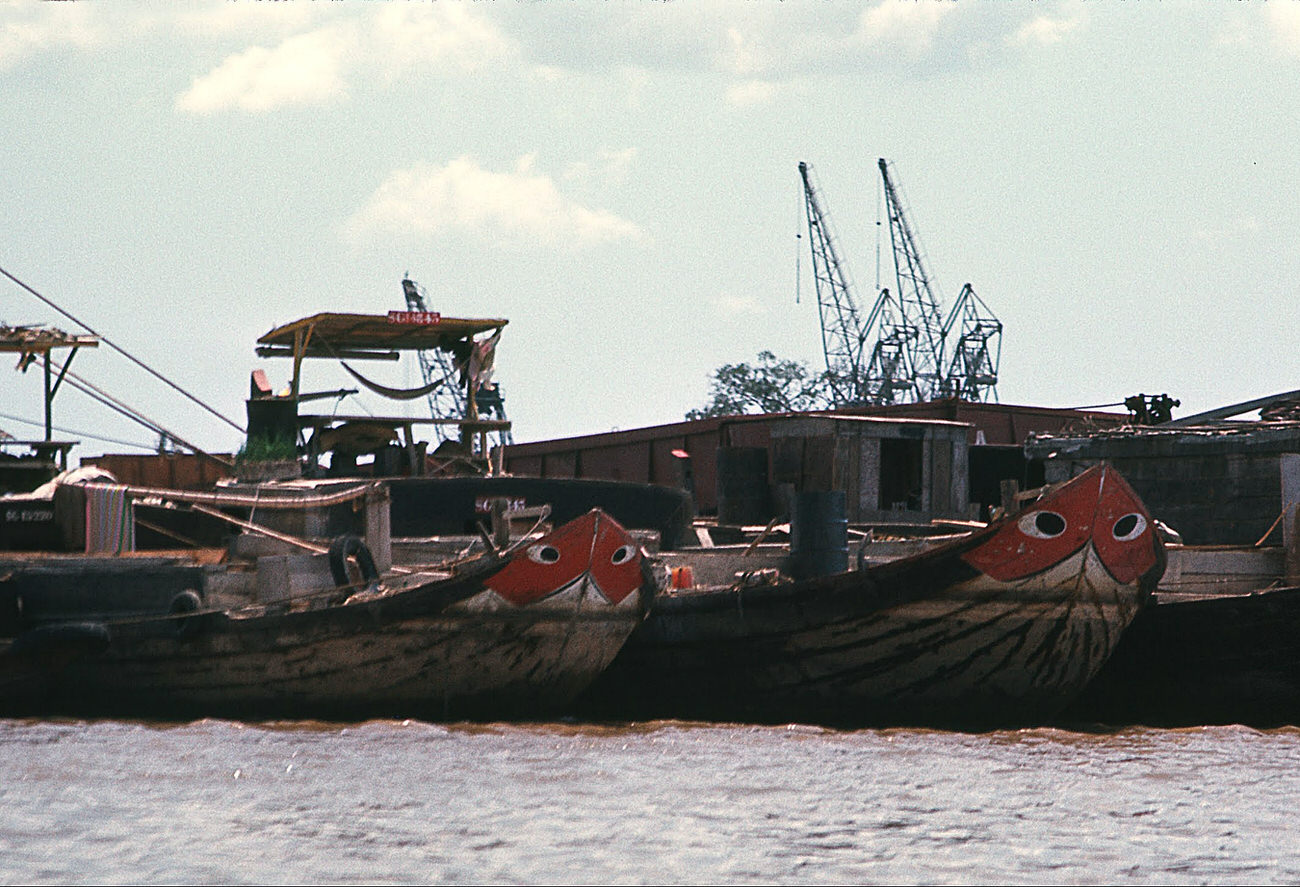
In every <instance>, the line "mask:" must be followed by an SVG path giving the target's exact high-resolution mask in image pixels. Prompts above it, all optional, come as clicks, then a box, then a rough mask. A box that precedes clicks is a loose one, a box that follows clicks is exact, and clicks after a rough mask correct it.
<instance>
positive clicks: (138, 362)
mask: <svg viewBox="0 0 1300 887" xmlns="http://www.w3.org/2000/svg"><path fill="white" fill-rule="evenodd" d="M0 274H3V275H4V276H5V277H7V278H9V279H10V280H12V281H13V282H14V283H16V284H17V285H18V286H20V287H22V288H23V289H25V290H26V291H27V292H29V293H31V294H32V295H33V296H35V297H36V298H37V299H40V300H41V301H42V302H44V303H45V304H46V305H48V306H49V307H51V308H53V309H54V310H55V311H57V312H59V313H60V314H62V315H63V316H64V317H66V318H67V319H68V320H70V321H72V322H73V323H75V324H77V325H78V326H80V327H81V328H82V329H84V330H86V332H88V333H90V335H92V336H95V337H96V338H97V339H99V340H100V341H101V342H103V343H104V344H105V345H107V346H109V347H110V348H112V349H113V350H114V351H116V352H117V353H119V354H121V355H122V356H123V357H125V358H126V359H127V360H129V361H131V362H132V363H134V364H135V365H136V366H138V367H140V368H141V369H142V370H144V371H145V372H147V373H149V375H151V376H153V377H154V378H155V379H158V380H159V381H160V382H162V383H163V384H165V385H167V386H168V387H170V388H172V389H173V390H175V391H177V392H179V393H180V394H182V395H184V396H185V397H186V398H188V399H189V400H191V401H193V402H194V403H195V404H198V405H199V406H200V407H202V408H203V409H205V410H207V411H208V412H209V413H211V414H212V415H214V416H216V417H217V418H218V419H220V420H221V421H223V422H225V423H226V424H227V425H229V426H231V427H232V428H234V429H235V430H236V431H238V432H239V433H241V434H244V433H246V431H245V429H244V428H243V427H242V426H240V425H239V424H238V423H237V422H234V421H232V420H231V419H229V418H227V417H226V416H224V415H222V414H221V413H220V412H218V411H217V410H215V409H213V408H212V407H211V406H209V405H208V404H206V403H204V402H203V401H201V400H199V399H198V398H197V397H195V396H194V395H193V394H190V393H189V392H188V391H186V390H185V389H184V388H182V387H181V386H179V385H177V384H176V383H175V382H173V381H172V380H171V379H168V378H167V377H166V376H164V375H163V374H162V373H159V372H158V371H157V370H155V369H153V368H152V367H150V366H149V365H148V364H146V363H144V362H143V361H142V360H140V359H139V358H137V357H136V356H135V355H133V354H131V353H130V352H128V351H127V350H126V349H124V348H122V347H121V346H120V345H118V344H116V343H115V342H113V341H112V340H110V339H109V338H108V337H106V336H104V335H103V334H102V333H99V332H96V331H95V330H93V329H91V328H90V326H89V325H88V324H87V323H86V322H85V321H83V320H79V319H78V318H76V317H74V316H73V315H72V314H70V313H68V312H67V311H65V310H64V309H63V308H61V307H59V306H58V305H56V304H55V303H54V302H53V301H52V300H51V299H48V298H46V297H45V296H43V295H41V294H40V293H38V292H37V291H36V290H35V289H33V288H32V287H30V286H28V285H27V284H26V283H24V282H23V281H21V280H19V279H18V278H17V277H15V276H14V275H12V274H10V273H9V272H8V271H6V270H5V269H4V268H0ZM177 440H179V438H177ZM195 452H198V451H197V450H196V451H195Z"/></svg>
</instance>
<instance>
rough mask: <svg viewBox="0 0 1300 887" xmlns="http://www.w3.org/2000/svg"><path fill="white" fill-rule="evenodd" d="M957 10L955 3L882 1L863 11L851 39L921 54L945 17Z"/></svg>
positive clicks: (927, 48)
mask: <svg viewBox="0 0 1300 887" xmlns="http://www.w3.org/2000/svg"><path fill="white" fill-rule="evenodd" d="M956 10H957V4H956V3H944V2H914V3H903V2H897V0H885V2H882V3H877V4H875V5H874V6H871V7H869V8H867V9H865V10H863V12H862V15H861V16H859V18H858V27H857V32H856V33H855V34H854V39H855V42H865V43H868V44H872V45H874V44H880V43H889V44H892V45H893V46H895V47H897V48H899V49H902V50H904V51H907V52H910V53H912V54H914V55H922V54H924V53H926V52H928V51H929V50H930V48H931V46H932V45H933V43H934V38H935V34H936V33H937V32H938V30H939V26H940V24H941V23H942V22H943V20H944V18H945V17H947V16H948V15H949V14H951V13H953V12H955V11H956Z"/></svg>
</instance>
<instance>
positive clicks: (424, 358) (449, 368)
mask: <svg viewBox="0 0 1300 887" xmlns="http://www.w3.org/2000/svg"><path fill="white" fill-rule="evenodd" d="M402 292H403V294H404V295H405V296H406V307H407V310H409V311H428V310H429V309H428V306H427V305H426V304H425V301H424V294H423V293H422V292H421V291H420V287H419V286H417V285H416V283H415V281H413V280H411V279H410V278H404V279H403V280H402ZM419 356H420V372H421V373H422V374H423V376H424V381H425V384H427V385H431V384H433V382H434V381H435V380H437V379H454V378H456V376H457V375H458V374H459V373H460V369H461V368H460V367H458V366H456V363H455V361H454V360H453V358H452V356H451V355H450V354H448V353H447V352H445V351H443V350H441V349H439V348H432V349H428V350H424V351H420V352H419ZM427 397H428V400H429V414H430V416H431V417H432V418H434V419H455V418H459V417H461V416H466V415H468V414H469V411H468V409H467V404H466V397H467V393H466V390H465V387H464V386H462V385H439V386H438V387H437V388H435V389H433V390H432V391H430V392H429V394H428V395H427ZM476 406H478V404H476ZM492 408H493V411H494V412H495V413H496V418H499V419H505V417H506V411H505V403H504V401H503V400H502V399H501V397H500V393H499V392H497V397H496V400H495V402H494V403H493V404H492ZM455 427H456V426H454V425H434V426H433V428H434V433H435V434H436V435H437V436H438V440H439V442H442V441H444V440H448V439H449V438H451V435H452V434H454V433H455ZM498 434H499V435H500V440H499V443H501V444H511V443H514V437H513V435H511V433H510V430H509V429H508V428H507V429H505V430H503V431H500V432H498Z"/></svg>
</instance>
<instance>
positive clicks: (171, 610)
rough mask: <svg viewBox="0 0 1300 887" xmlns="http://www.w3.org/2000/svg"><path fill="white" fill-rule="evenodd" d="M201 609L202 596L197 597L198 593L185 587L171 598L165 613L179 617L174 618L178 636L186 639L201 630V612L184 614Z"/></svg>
mask: <svg viewBox="0 0 1300 887" xmlns="http://www.w3.org/2000/svg"><path fill="white" fill-rule="evenodd" d="M201 609H203V598H201V597H199V593H198V592H197V591H193V590H192V589H188V588H187V589H186V590H185V591H182V592H180V593H179V594H177V595H176V597H174V598H172V603H171V606H170V607H168V608H167V613H168V615H169V616H173V617H180V618H177V619H175V620H174V621H175V623H176V636H177V637H178V638H180V639H181V640H183V641H187V640H189V639H190V638H193V637H195V636H196V635H197V634H198V633H199V632H200V631H202V630H203V616H202V615H201V614H199V615H194V616H188V617H187V616H185V614H186V613H195V614H198V612H199V610H201Z"/></svg>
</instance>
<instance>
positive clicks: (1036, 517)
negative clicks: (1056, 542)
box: [1018, 511, 1066, 539]
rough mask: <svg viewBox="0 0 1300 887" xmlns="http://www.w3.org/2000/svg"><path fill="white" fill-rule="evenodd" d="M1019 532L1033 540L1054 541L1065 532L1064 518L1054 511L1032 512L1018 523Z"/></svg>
mask: <svg viewBox="0 0 1300 887" xmlns="http://www.w3.org/2000/svg"><path fill="white" fill-rule="evenodd" d="M1018 523H1019V525H1020V532H1022V533H1024V534H1025V535H1026V536H1033V537H1034V538H1035V539H1055V538H1056V537H1057V536H1059V535H1061V534H1062V533H1064V532H1065V526H1066V525H1065V518H1063V517H1061V515H1059V514H1057V513H1056V512H1055V511H1034V512H1031V513H1030V514H1026V515H1025V516H1023V517H1022V518H1020V520H1019V521H1018Z"/></svg>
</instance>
